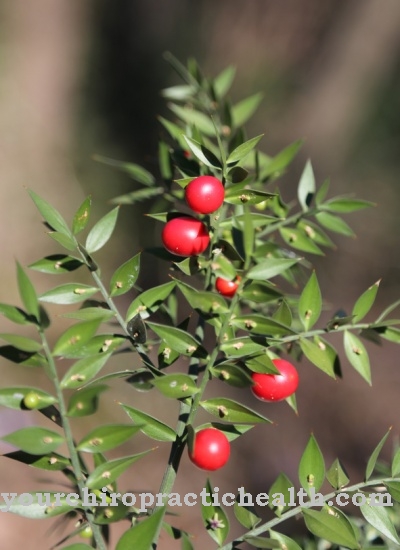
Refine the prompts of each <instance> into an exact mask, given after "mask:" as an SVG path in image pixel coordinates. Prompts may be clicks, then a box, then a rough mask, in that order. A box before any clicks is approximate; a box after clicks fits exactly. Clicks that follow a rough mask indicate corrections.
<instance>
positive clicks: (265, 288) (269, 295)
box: [242, 283, 282, 304]
mask: <svg viewBox="0 0 400 550" xmlns="http://www.w3.org/2000/svg"><path fill="white" fill-rule="evenodd" d="M281 297H282V294H281V293H280V292H279V291H278V290H276V289H275V288H273V287H272V285H270V284H268V283H250V284H247V283H246V285H245V287H244V288H243V290H242V298H243V299H245V300H251V301H252V302H256V303H261V304H265V303H268V302H273V301H275V300H279V299H280V298H281Z"/></svg>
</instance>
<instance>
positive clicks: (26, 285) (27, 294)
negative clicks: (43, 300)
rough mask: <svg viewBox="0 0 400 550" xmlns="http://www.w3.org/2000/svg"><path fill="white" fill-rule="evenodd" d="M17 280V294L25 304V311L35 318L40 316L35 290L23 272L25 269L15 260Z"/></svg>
mask: <svg viewBox="0 0 400 550" xmlns="http://www.w3.org/2000/svg"><path fill="white" fill-rule="evenodd" d="M17 281H18V289H19V295H20V297H21V300H22V303H23V304H24V306H25V309H26V311H27V312H28V313H29V314H30V315H33V316H34V317H36V319H39V318H40V312H39V302H38V299H37V295H36V291H35V289H34V287H33V285H32V283H31V281H30V279H29V277H28V276H27V274H26V273H25V271H24V270H23V269H22V267H21V266H20V264H19V263H18V262H17Z"/></svg>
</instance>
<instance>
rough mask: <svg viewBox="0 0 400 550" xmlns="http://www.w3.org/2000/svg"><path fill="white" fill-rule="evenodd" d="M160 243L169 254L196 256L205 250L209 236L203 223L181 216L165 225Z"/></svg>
mask: <svg viewBox="0 0 400 550" xmlns="http://www.w3.org/2000/svg"><path fill="white" fill-rule="evenodd" d="M162 242H163V244H164V246H165V248H166V249H167V250H168V252H171V254H176V255H177V256H197V255H198V254H201V253H202V252H204V250H205V249H206V248H207V246H208V244H209V242H210V236H209V234H208V230H207V227H206V225H205V224H204V223H203V222H201V221H199V220H196V218H192V217H191V216H181V217H179V218H173V219H172V220H170V221H169V222H167V223H166V224H165V226H164V229H163V232H162Z"/></svg>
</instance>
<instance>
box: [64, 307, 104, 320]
mask: <svg viewBox="0 0 400 550" xmlns="http://www.w3.org/2000/svg"><path fill="white" fill-rule="evenodd" d="M61 317H65V318H66V319H77V320H79V321H93V320H94V319H98V320H99V321H102V322H106V321H109V320H110V319H112V318H113V317H115V312H114V311H111V310H110V309H106V308H104V307H82V308H81V309H79V310H78V311H69V312H68V313H62V314H61Z"/></svg>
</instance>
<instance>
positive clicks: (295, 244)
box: [279, 227, 323, 256]
mask: <svg viewBox="0 0 400 550" xmlns="http://www.w3.org/2000/svg"><path fill="white" fill-rule="evenodd" d="M279 233H280V235H281V237H282V239H283V240H284V241H285V243H286V244H288V245H289V246H291V247H292V248H294V249H296V250H301V251H302V252H309V253H310V254H317V255H318V256H322V255H323V252H322V250H321V249H320V248H319V246H317V245H316V244H315V242H314V241H313V239H311V238H310V237H309V236H308V234H307V233H305V232H304V231H303V230H302V229H300V228H296V227H280V228H279Z"/></svg>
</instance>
